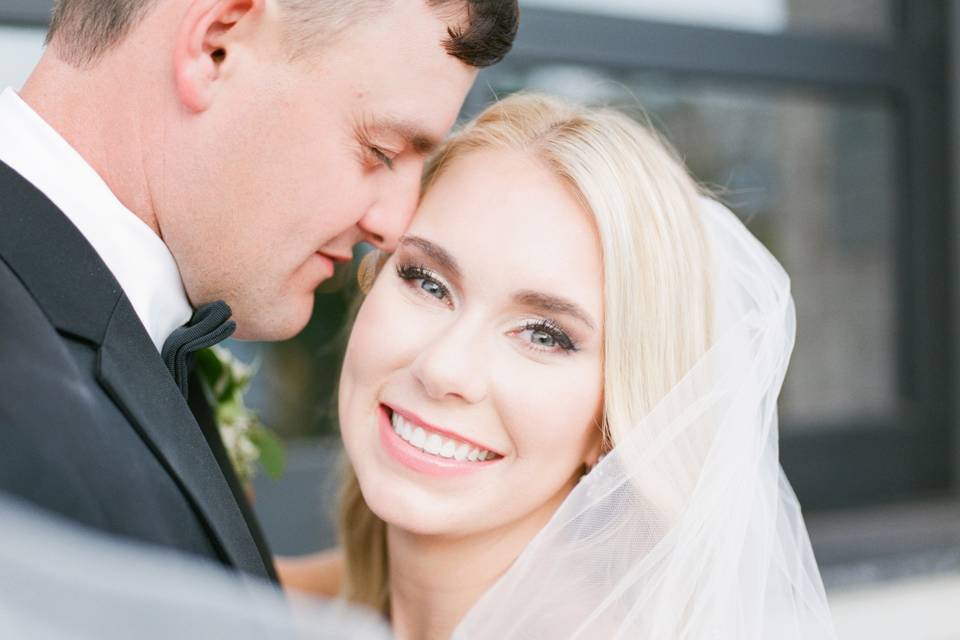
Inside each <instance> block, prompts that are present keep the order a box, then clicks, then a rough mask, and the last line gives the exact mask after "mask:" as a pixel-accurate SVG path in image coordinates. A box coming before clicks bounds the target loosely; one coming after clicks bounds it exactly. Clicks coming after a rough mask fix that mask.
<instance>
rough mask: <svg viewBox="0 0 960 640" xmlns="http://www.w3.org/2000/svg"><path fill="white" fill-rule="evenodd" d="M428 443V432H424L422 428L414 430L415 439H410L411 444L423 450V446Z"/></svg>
mask: <svg viewBox="0 0 960 640" xmlns="http://www.w3.org/2000/svg"><path fill="white" fill-rule="evenodd" d="M426 442H427V432H426V431H424V430H423V428H422V427H417V428H416V429H414V430H413V437H412V438H411V439H410V444H412V445H413V446H415V447H416V448H417V449H423V445H424V444H426Z"/></svg>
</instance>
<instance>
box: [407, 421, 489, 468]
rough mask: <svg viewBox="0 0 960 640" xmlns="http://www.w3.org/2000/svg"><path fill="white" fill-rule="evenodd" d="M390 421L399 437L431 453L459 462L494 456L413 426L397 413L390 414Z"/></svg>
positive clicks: (479, 460)
mask: <svg viewBox="0 0 960 640" xmlns="http://www.w3.org/2000/svg"><path fill="white" fill-rule="evenodd" d="M390 423H391V426H392V427H393V431H394V433H396V434H397V435H398V436H399V437H400V438H402V439H403V440H406V441H407V442H409V443H410V444H411V445H413V446H414V447H416V448H417V449H420V450H421V451H424V452H426V453H429V454H431V455H435V456H440V457H442V458H453V459H456V460H458V461H461V462H462V461H463V460H469V461H470V462H483V461H484V460H491V459H493V457H494V454H493V453H491V452H489V451H487V450H485V449H478V448H477V447H471V446H470V445H469V444H467V443H465V442H457V441H456V440H453V439H450V438H444V437H443V436H441V435H440V434H437V433H431V432H429V431H426V430H425V429H424V428H423V427H415V426H413V425H412V424H411V423H410V422H409V421H407V420H406V419H404V418H403V416H401V415H400V414H398V413H394V414H392V415H391V417H390Z"/></svg>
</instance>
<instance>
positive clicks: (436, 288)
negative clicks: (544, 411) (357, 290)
mask: <svg viewBox="0 0 960 640" xmlns="http://www.w3.org/2000/svg"><path fill="white" fill-rule="evenodd" d="M397 276H398V277H399V278H400V279H401V280H403V281H404V282H405V283H406V284H407V286H409V287H410V288H411V289H413V291H414V292H415V294H416V295H420V296H425V297H427V298H431V299H434V300H438V301H440V302H442V303H444V305H446V306H447V307H448V308H450V309H452V308H453V296H452V295H451V292H450V287H449V286H448V285H447V284H446V283H445V282H444V281H443V279H442V278H441V277H440V276H439V275H437V274H436V273H435V272H434V271H432V270H430V269H428V268H427V267H425V266H423V265H415V264H404V263H399V264H397ZM507 335H508V336H511V337H515V338H518V339H520V341H521V344H522V345H523V346H524V348H527V349H530V350H531V351H535V352H538V353H574V352H576V351H579V347H578V346H577V344H576V342H574V341H573V339H572V338H571V337H570V334H569V333H568V332H567V331H566V330H565V329H564V328H563V326H562V325H561V324H560V323H559V322H557V321H555V320H550V319H531V320H525V321H523V322H522V323H521V324H520V326H519V327H517V328H516V329H512V330H511V331H508V332H507Z"/></svg>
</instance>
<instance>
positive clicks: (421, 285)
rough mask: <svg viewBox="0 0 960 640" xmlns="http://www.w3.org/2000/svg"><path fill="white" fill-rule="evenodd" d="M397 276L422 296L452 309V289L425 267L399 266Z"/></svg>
mask: <svg viewBox="0 0 960 640" xmlns="http://www.w3.org/2000/svg"><path fill="white" fill-rule="evenodd" d="M397 276H398V277H399V278H400V279H401V280H404V281H406V282H407V284H408V285H410V286H411V287H414V288H415V289H416V291H417V293H419V294H420V295H425V296H430V297H431V298H436V299H437V300H439V301H440V302H443V303H445V304H446V305H447V306H448V307H452V306H453V303H452V302H451V298H450V289H449V288H448V287H447V285H445V284H444V283H443V281H442V280H440V278H439V277H438V276H437V275H436V274H434V273H433V272H432V271H430V270H429V269H427V268H426V267H424V266H414V265H410V264H398V265H397Z"/></svg>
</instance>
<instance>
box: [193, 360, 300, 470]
mask: <svg viewBox="0 0 960 640" xmlns="http://www.w3.org/2000/svg"><path fill="white" fill-rule="evenodd" d="M197 372H198V373H199V374H200V380H201V381H202V382H203V387H204V392H205V393H206V395H207V401H208V402H209V403H210V406H211V407H213V415H214V419H215V420H216V421H217V426H218V427H219V429H220V437H221V438H222V440H223V446H224V447H225V448H226V450H227V455H228V456H229V458H230V462H231V464H232V465H233V470H234V471H235V472H236V474H237V478H238V479H239V480H240V482H241V483H242V484H243V485H244V486H249V485H250V483H251V482H252V481H253V477H254V476H255V475H256V472H257V463H258V462H259V463H260V466H261V467H262V468H263V470H264V471H266V472H267V475H269V476H270V477H272V478H273V479H277V478H279V477H280V476H281V475H283V470H284V467H285V466H286V453H285V451H284V448H283V444H282V443H281V442H280V440H279V439H278V438H277V436H276V435H274V433H273V432H272V431H271V430H270V429H269V428H268V427H267V426H266V425H264V424H263V422H261V421H260V417H259V416H258V415H257V413H256V412H255V411H253V410H251V409H249V408H248V407H247V405H246V404H245V403H244V401H243V394H244V393H245V392H246V390H247V387H249V386H250V381H251V380H253V376H254V375H255V374H256V366H255V365H248V364H245V363H243V362H241V361H240V360H238V359H237V358H236V356H234V355H233V354H232V353H230V351H228V350H227V349H225V348H224V347H221V346H216V347H213V348H210V349H204V350H202V351H200V352H198V353H197Z"/></svg>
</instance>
